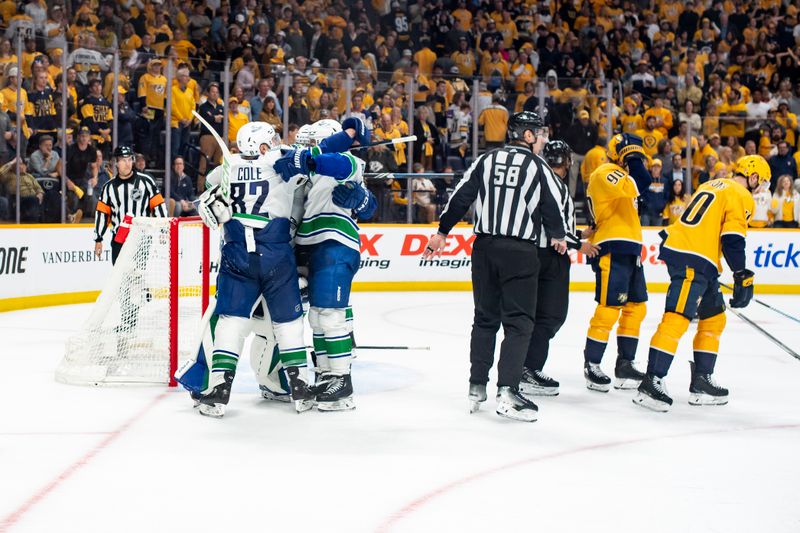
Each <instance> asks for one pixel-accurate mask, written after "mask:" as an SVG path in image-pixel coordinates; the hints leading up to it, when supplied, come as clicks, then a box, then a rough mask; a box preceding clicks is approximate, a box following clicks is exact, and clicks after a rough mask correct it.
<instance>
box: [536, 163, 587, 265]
mask: <svg viewBox="0 0 800 533" xmlns="http://www.w3.org/2000/svg"><path fill="white" fill-rule="evenodd" d="M550 172H551V174H552V175H553V179H554V182H553V190H554V196H555V198H556V202H558V206H559V208H560V209H561V217H562V219H563V220H564V233H565V234H566V241H567V247H568V248H574V249H575V250H578V249H579V248H580V247H581V239H580V234H579V233H578V232H577V230H576V229H575V203H574V202H573V201H572V197H571V196H570V195H569V189H568V188H567V184H566V183H564V180H563V179H561V178H559V177H558V175H557V174H556V173H555V172H553V171H552V170H551V171H550ZM551 238H553V236H552V235H550V234H548V233H547V231H546V230H545V228H544V227H542V231H541V233H540V234H539V247H541V248H546V247H548V246H549V245H550V239H551Z"/></svg>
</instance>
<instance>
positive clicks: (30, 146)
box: [0, 0, 800, 226]
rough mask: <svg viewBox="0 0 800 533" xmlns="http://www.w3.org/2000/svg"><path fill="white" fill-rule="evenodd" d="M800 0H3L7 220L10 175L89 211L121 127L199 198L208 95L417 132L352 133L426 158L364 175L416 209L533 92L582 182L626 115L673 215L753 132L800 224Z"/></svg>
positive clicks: (24, 186)
mask: <svg viewBox="0 0 800 533" xmlns="http://www.w3.org/2000/svg"><path fill="white" fill-rule="evenodd" d="M64 2H66V3H64ZM798 15H800V0H791V1H789V0H784V1H781V0H661V1H659V2H654V3H653V2H641V1H629V0H624V1H623V0H566V1H560V2H555V1H553V0H548V1H538V2H533V1H530V0H507V1H503V0H470V1H467V0H437V1H427V2H426V1H422V0H407V1H406V0H404V1H398V0H350V1H345V0H306V1H304V2H297V1H295V0H290V1H288V2H277V1H274V0H230V1H229V0H182V1H181V0H55V1H48V2H45V1H44V0H24V1H21V2H14V1H13V0H5V1H0V18H2V26H3V28H4V34H3V38H2V39H0V87H2V89H1V90H0V165H2V167H0V220H10V219H13V218H14V214H15V211H16V205H15V204H16V201H17V200H16V191H17V179H18V181H19V194H20V198H19V201H20V211H21V213H22V220H24V221H45V222H49V221H59V220H61V204H62V197H61V190H62V184H64V186H65V189H66V197H65V198H64V199H63V202H64V204H65V206H66V212H67V215H68V219H69V220H70V221H74V222H79V221H81V220H82V219H84V220H85V217H89V216H92V212H93V209H94V202H96V200H95V199H94V198H95V196H96V195H97V194H99V189H100V188H101V187H102V184H103V183H104V182H105V181H106V180H108V179H110V178H111V177H112V176H113V168H112V166H113V162H109V161H108V159H109V154H110V151H111V147H112V146H113V145H117V144H127V145H132V146H134V148H135V150H136V152H137V153H138V154H139V155H138V156H137V168H141V169H148V170H149V171H151V172H152V173H153V174H154V175H155V176H156V177H157V178H160V177H161V176H166V178H164V179H170V180H171V181H170V185H171V187H170V195H171V202H170V213H171V214H181V213H184V214H186V213H191V212H192V208H193V206H192V205H191V202H192V200H193V199H195V198H196V195H197V194H199V193H200V192H202V190H203V188H204V185H205V174H206V173H207V172H208V171H209V170H210V168H212V167H213V166H214V165H217V164H219V162H220V157H221V151H220V149H219V146H218V145H217V144H216V142H215V141H214V138H213V136H212V135H210V132H209V131H207V130H205V129H204V128H202V127H200V125H199V124H198V122H197V121H196V120H195V119H194V118H193V116H192V111H194V110H197V111H198V112H199V113H200V114H201V115H202V116H203V117H204V118H205V119H206V120H207V121H208V122H209V123H210V124H212V125H213V127H214V128H215V129H216V130H217V131H218V132H219V133H220V134H225V133H227V138H228V140H229V141H235V138H236V132H237V130H238V128H240V127H241V125H242V124H245V123H247V122H248V121H251V120H262V121H266V122H269V123H270V124H272V125H273V126H274V127H275V128H276V130H278V131H279V133H280V134H281V135H282V137H283V139H284V142H286V143H292V142H293V140H294V135H295V133H296V131H297V128H298V127H299V126H301V125H303V124H305V123H308V122H313V121H316V120H319V119H322V118H334V119H342V118H343V117H344V116H345V114H346V113H348V112H349V113H351V114H353V115H356V116H360V117H361V118H362V119H363V120H365V121H366V122H367V123H368V124H369V126H370V127H371V128H372V130H373V133H374V137H375V138H377V139H391V138H397V137H401V136H404V135H409V134H411V133H413V134H416V135H417V138H418V141H417V142H415V143H414V146H413V150H412V151H411V153H410V154H409V153H407V147H406V145H404V144H402V143H401V144H396V145H389V146H388V147H387V146H384V147H380V148H375V149H371V150H369V151H366V150H364V151H361V153H360V154H359V155H360V156H362V157H364V158H366V159H368V160H369V164H368V170H369V172H375V173H380V172H413V174H415V175H416V174H420V177H413V178H407V179H406V178H401V177H400V176H398V177H397V178H396V179H380V180H373V181H372V182H370V187H372V188H373V190H374V191H375V192H376V193H378V194H379V195H380V196H379V198H381V209H380V210H379V214H378V215H377V216H378V217H380V219H383V220H389V219H392V218H405V216H406V215H408V209H409V200H410V203H411V206H412V208H413V209H412V210H413V219H414V220H415V221H420V222H429V221H432V220H435V219H436V216H437V214H438V212H439V211H440V210H441V206H442V205H443V203H445V202H446V201H447V197H448V194H449V192H450V191H452V188H453V186H454V185H455V183H456V182H457V179H458V178H457V173H458V172H459V171H462V170H463V169H465V168H466V167H467V166H468V165H469V164H470V162H471V160H472V156H473V154H474V151H473V149H475V151H478V152H480V151H482V150H487V149H491V148H493V147H496V146H499V145H501V144H502V143H503V142H504V140H505V131H506V124H507V121H508V117H509V115H510V114H511V113H514V112H518V111H521V110H523V109H526V110H533V111H537V112H539V113H540V114H542V115H543V116H545V118H546V120H547V123H548V125H549V126H550V132H551V133H550V137H551V138H559V139H564V140H566V141H567V142H568V143H569V144H570V146H571V147H572V149H573V150H574V151H575V154H576V155H575V158H574V168H573V169H572V172H571V173H570V177H569V188H570V192H571V194H573V195H574V196H575V197H576V198H578V199H580V198H582V195H583V194H584V190H585V183H586V181H587V180H588V178H589V176H590V175H591V172H592V171H593V170H594V168H596V167H597V166H598V165H599V164H601V163H602V162H603V161H604V158H605V150H604V147H605V144H606V141H607V139H608V138H609V136H610V135H613V134H614V133H617V132H631V133H636V134H638V135H640V136H641V137H642V139H643V140H644V145H645V148H646V150H647V152H648V154H649V155H650V157H651V162H650V165H651V167H650V168H651V172H652V174H653V176H654V182H653V185H652V186H651V188H650V190H649V191H646V192H645V193H644V195H643V198H642V201H641V208H640V209H641V216H642V221H643V222H645V223H647V224H653V225H660V224H664V223H666V222H669V221H672V220H674V219H675V218H676V217H679V216H680V213H681V210H682V209H684V207H685V205H686V204H687V202H688V201H689V198H690V194H691V191H692V190H694V189H696V187H697V186H698V185H699V184H701V183H704V182H705V181H708V180H712V179H719V178H724V177H726V176H728V175H729V174H730V172H731V170H732V168H733V165H734V163H735V161H736V159H737V158H738V157H740V156H741V155H744V154H751V153H759V154H761V155H763V156H765V157H766V158H768V160H769V163H770V166H771V168H772V172H773V180H772V183H771V186H770V188H769V190H764V191H761V192H760V193H759V194H760V195H761V199H760V200H759V201H758V202H759V206H761V207H760V208H759V209H758V210H757V211H758V212H757V213H756V214H755V215H754V217H753V222H752V223H753V225H762V226H767V225H775V226H792V225H796V224H797V221H798V219H800V216H798V215H800V213H799V212H798V210H800V198H799V197H798V193H797V190H798V189H800V180H798V178H799V176H798V165H799V164H800V151H798V150H797V138H798V131H799V130H798V120H797V115H798V113H800V64H799V58H800V46H798V43H800V25H799V24H798ZM19 42H21V43H22V50H21V57H19V58H18V57H17V45H18V43H19ZM114 54H117V55H118V57H119V63H118V67H117V69H116V70H117V71H118V76H117V77H115V75H114V73H115V61H114ZM226 64H228V65H229V72H230V76H229V78H228V79H224V72H225V71H226ZM65 68H66V73H64V70H63V69H65ZM168 79H170V80H171V87H167V84H168V82H167V80H168ZM225 87H227V88H228V89H229V90H228V91H227V92H228V94H229V97H228V100H227V102H225V101H223V96H224V95H225V94H226V91H225ZM609 87H610V90H609ZM64 93H66V102H67V103H66V109H64V106H63V104H62V101H63V96H64ZM18 94H19V95H20V98H21V102H20V106H17V97H18ZM168 94H169V95H170V98H169V100H170V102H171V105H170V110H168V109H167V100H168V99H167V95H168ZM285 94H286V95H288V98H286V99H285V98H284V95H285ZM609 96H610V98H609ZM115 98H116V100H117V102H116V103H117V105H118V108H117V109H116V116H114V107H115V106H114V105H113V100H114V99H115ZM20 109H21V110H22V112H21V113H19V110H20ZM168 112H169V114H168V115H167V113H168ZM64 114H66V117H67V129H66V132H62V116H63V115H64ZM226 115H227V116H226ZM167 121H169V124H166V122H167ZM114 123H116V128H114V127H113V126H112V125H113V124H114ZM225 124H227V132H225V131H224V127H223V125H225ZM18 125H19V126H20V131H21V135H18V132H17V126H18ZM409 125H411V126H409ZM476 126H477V127H478V130H479V132H478V135H477V143H478V144H477V146H473V142H474V141H473V139H474V137H473V127H476ZM165 128H169V131H170V138H171V142H170V147H169V148H170V150H169V152H170V154H171V157H170V159H171V161H169V162H166V161H165V154H166V150H165V148H166V146H165V145H166V135H165ZM114 134H116V138H114V137H113V135H114ZM62 136H65V137H66V139H67V148H66V152H65V151H64V149H63V147H62ZM233 144H234V145H235V142H234V143H233ZM17 151H19V152H20V154H21V158H20V159H19V161H17V157H16V154H17ZM65 153H66V175H65V174H64V172H63V170H62V165H61V158H62V157H63V156H64V154H65ZM409 157H410V160H409ZM165 169H166V170H165ZM448 171H455V172H456V176H455V177H452V176H448V177H444V178H443V177H437V176H431V177H427V176H425V174H426V173H427V174H430V173H431V172H438V173H441V172H448ZM18 174H19V178H17V175H18ZM408 179H411V180H412V183H411V184H409V183H408Z"/></svg>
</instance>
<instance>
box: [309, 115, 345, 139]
mask: <svg viewBox="0 0 800 533" xmlns="http://www.w3.org/2000/svg"><path fill="white" fill-rule="evenodd" d="M340 131H342V125H341V124H339V123H338V122H336V121H335V120H333V119H330V118H325V119H322V120H318V121H316V122H315V123H314V124H312V130H311V137H312V139H314V141H315V142H314V144H319V143H320V142H322V140H323V139H327V138H328V137H330V136H331V135H333V134H335V133H339V132H340Z"/></svg>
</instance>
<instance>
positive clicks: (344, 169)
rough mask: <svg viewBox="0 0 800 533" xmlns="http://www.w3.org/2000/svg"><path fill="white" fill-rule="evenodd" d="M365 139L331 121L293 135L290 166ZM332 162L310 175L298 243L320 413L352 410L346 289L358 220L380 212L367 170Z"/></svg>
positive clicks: (355, 263)
mask: <svg viewBox="0 0 800 533" xmlns="http://www.w3.org/2000/svg"><path fill="white" fill-rule="evenodd" d="M342 128H344V129H345V130H346V131H344V132H343V129H342ZM359 133H360V134H359ZM365 135H367V134H366V128H365V127H364V125H363V123H362V122H361V121H360V120H358V119H355V118H351V119H346V120H345V122H344V124H342V125H340V124H339V123H338V122H336V121H335V120H321V121H318V122H316V123H314V124H313V125H312V126H311V127H310V128H306V130H305V131H301V132H299V133H298V137H297V139H298V144H301V145H303V144H305V145H306V146H307V147H308V149H306V150H301V151H299V152H294V153H292V154H291V157H292V158H293V159H292V162H294V160H295V159H297V160H299V159H301V158H302V157H303V155H302V154H303V153H305V154H311V155H316V154H321V153H324V152H329V151H331V150H336V149H339V148H341V147H342V144H340V143H341V142H344V143H345V144H346V142H347V138H346V137H345V136H347V137H357V138H358V140H359V142H362V141H363V143H364V144H366V143H367V142H368V137H365ZM333 155H334V156H335V155H338V154H333ZM287 157H289V156H288V155H287ZM335 161H336V162H337V164H336V165H330V166H329V167H328V168H327V170H325V169H322V168H316V169H315V170H309V171H308V172H307V175H308V182H307V183H306V185H305V202H304V206H303V207H304V209H303V214H302V219H301V222H300V224H299V226H298V228H297V235H296V236H295V245H296V252H297V256H298V258H299V259H298V263H299V264H303V263H305V264H306V266H307V267H308V289H309V303H310V309H309V313H308V321H309V324H310V325H311V328H312V330H313V333H314V351H315V353H316V367H317V382H316V384H315V387H314V390H315V391H316V392H317V396H316V400H317V408H318V409H319V410H320V411H338V410H347V409H353V408H354V407H355V403H354V401H353V384H352V379H351V375H350V363H351V359H352V350H353V343H352V337H351V335H350V331H351V327H350V326H351V324H350V323H349V322H348V318H349V317H348V312H349V301H350V287H351V285H352V282H353V276H355V273H356V271H357V270H358V267H359V263H360V252H361V243H360V239H359V234H358V223H357V220H358V218H362V219H369V218H370V217H371V216H372V214H373V213H374V212H375V208H376V206H377V202H376V200H375V197H374V195H373V194H372V193H371V192H369V190H367V188H366V187H365V186H364V183H363V170H364V162H363V161H362V160H360V159H358V158H356V157H353V155H352V154H350V153H344V154H341V155H338V158H337V159H336V160H335ZM279 165H280V164H279ZM279 165H277V166H276V168H278V169H279V168H280V167H279ZM302 258H304V259H302Z"/></svg>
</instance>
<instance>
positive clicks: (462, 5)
mask: <svg viewBox="0 0 800 533" xmlns="http://www.w3.org/2000/svg"><path fill="white" fill-rule="evenodd" d="M0 5H2V4H0ZM450 14H451V15H453V18H454V19H455V20H456V22H458V26H459V29H460V30H461V31H469V28H470V26H472V13H471V12H470V11H469V10H468V9H467V2H466V1H465V0H459V2H458V8H457V9H455V10H454V11H453V12H452V13H450Z"/></svg>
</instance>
